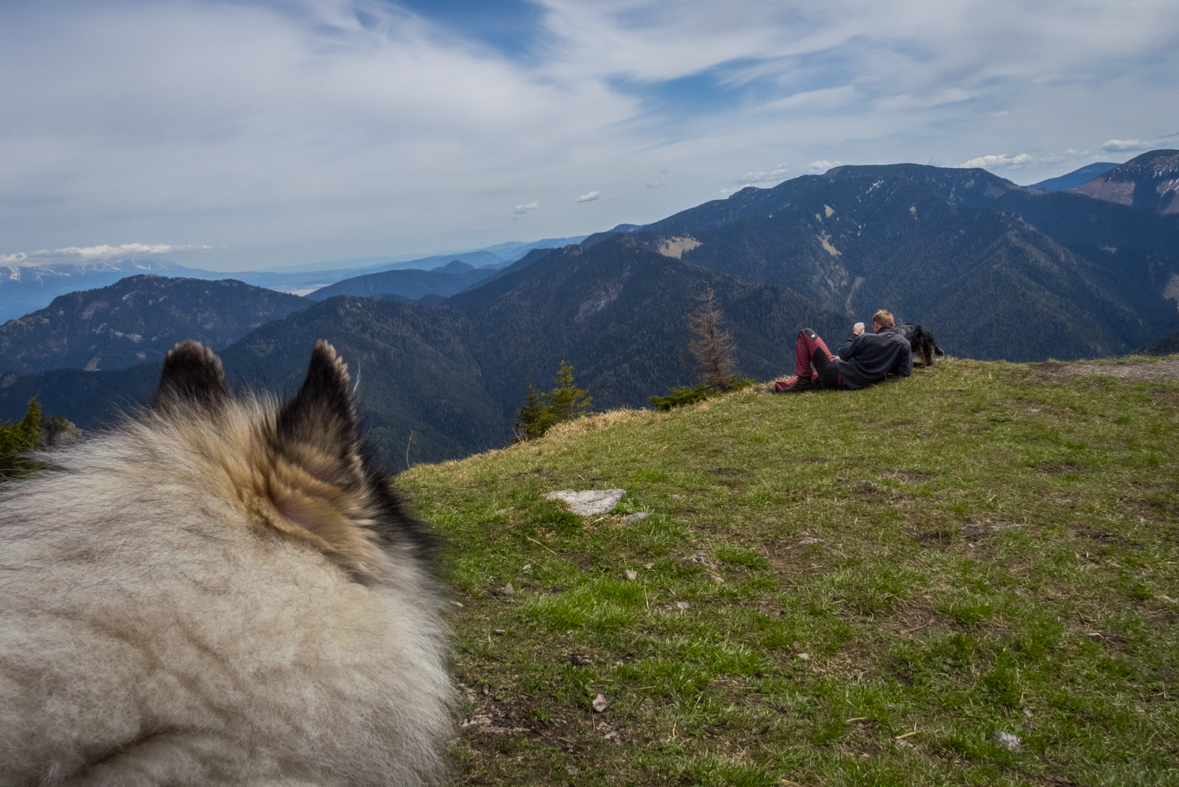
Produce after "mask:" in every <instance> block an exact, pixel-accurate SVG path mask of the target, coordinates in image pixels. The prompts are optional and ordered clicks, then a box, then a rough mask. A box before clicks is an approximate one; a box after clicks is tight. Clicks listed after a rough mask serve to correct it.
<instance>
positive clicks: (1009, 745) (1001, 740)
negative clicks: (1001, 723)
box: [991, 731, 1020, 751]
mask: <svg viewBox="0 0 1179 787" xmlns="http://www.w3.org/2000/svg"><path fill="white" fill-rule="evenodd" d="M991 740H993V741H994V742H995V743H997V744H998V745H1000V746H1002V747H1003V748H1004V749H1007V750H1008V751H1019V748H1020V746H1019V736H1018V735H1012V734H1011V733H1010V732H999V731H995V732H992V733H991Z"/></svg>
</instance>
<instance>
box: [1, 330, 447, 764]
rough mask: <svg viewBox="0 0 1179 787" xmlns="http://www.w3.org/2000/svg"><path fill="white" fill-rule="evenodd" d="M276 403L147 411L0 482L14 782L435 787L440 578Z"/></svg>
mask: <svg viewBox="0 0 1179 787" xmlns="http://www.w3.org/2000/svg"><path fill="white" fill-rule="evenodd" d="M329 349H330V348H329ZM333 357H334V353H333ZM214 360H215V359H214ZM218 369H219V366H218ZM340 370H341V373H343V371H342V370H343V366H342V364H341V365H340ZM344 379H345V380H346V376H345V378H344ZM277 407H278V405H277V403H274V402H271V401H267V400H256V399H246V400H238V401H233V400H230V401H229V402H228V403H227V404H225V406H224V407H223V408H221V409H220V410H219V411H217V412H216V413H210V412H208V411H206V410H203V409H202V408H201V407H199V406H195V405H193V406H185V405H178V406H174V407H171V408H164V410H163V411H162V412H156V411H153V412H149V413H148V414H147V415H146V416H145V417H144V418H143V419H141V420H139V421H138V422H134V423H131V424H129V425H128V426H127V427H125V428H123V429H121V430H119V431H117V432H115V433H113V434H110V435H107V436H104V437H100V438H97V439H94V440H92V441H90V442H85V443H82V444H78V445H75V446H73V447H70V448H67V449H64V450H62V451H59V452H56V453H53V454H50V455H47V457H46V460H47V461H48V462H51V463H52V465H53V466H54V467H55V468H56V469H54V470H49V471H44V472H42V473H40V474H37V475H34V476H32V477H31V478H29V479H28V480H24V481H19V482H12V483H9V484H6V485H3V486H0V786H2V787H8V785H57V784H65V785H120V786H121V787H127V786H130V785H213V784H217V785H411V784H421V783H425V782H431V781H435V780H438V779H440V778H441V777H442V775H443V770H444V769H443V767H442V764H441V759H440V754H439V752H440V748H441V746H442V744H443V741H444V739H445V737H446V736H447V734H448V732H449V730H450V725H451V705H450V703H451V701H452V687H451V683H450V679H449V677H448V675H447V671H446V658H447V652H446V634H445V631H444V626H443V624H442V622H441V617H440V610H439V602H438V600H437V593H436V590H435V588H434V586H433V580H432V579H431V577H430V576H429V572H428V571H427V570H426V569H425V568H424V567H423V566H422V565H420V563H419V562H418V560H417V559H415V558H414V557H413V556H412V555H411V554H410V552H411V550H409V548H408V547H404V548H402V547H392V548H390V547H381V546H379V545H378V540H377V539H376V538H375V537H374V536H373V535H372V534H371V533H370V531H369V529H368V525H369V517H371V516H374V515H375V514H374V510H373V505H374V504H373V503H372V501H371V500H370V499H369V498H370V497H371V496H370V495H368V494H367V493H366V492H365V491H364V489H363V487H362V485H359V482H358V481H357V479H356V477H354V471H355V468H347V467H345V468H344V470H342V471H340V473H342V475H341V474H337V475H338V477H334V476H333V472H334V471H333V469H332V468H331V467H328V465H327V464H325V465H323V466H316V462H317V461H318V459H317V457H319V458H323V461H324V462H327V463H328V464H330V462H329V461H328V460H329V459H330V456H329V455H328V454H326V453H325V452H324V450H323V447H322V446H320V447H318V448H317V447H316V446H313V445H309V444H301V446H302V447H298V446H296V447H295V448H294V449H292V448H290V447H289V446H288V447H287V448H286V449H284V450H282V451H277V452H276V449H275V441H276V438H275V433H274V421H275V414H276V412H277ZM301 452H302V453H301ZM292 457H293V458H292ZM324 457H326V458H324ZM345 464H347V462H345ZM292 510H293V511H294V519H289V518H287V517H286V516H285V515H286V514H290V513H291V512H292ZM308 524H311V525H312V526H313V527H312V528H311V529H308V528H307V527H306V526H307V525H308ZM320 525H322V528H320ZM312 530H315V531H317V532H312Z"/></svg>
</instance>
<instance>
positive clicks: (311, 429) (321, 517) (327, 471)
mask: <svg viewBox="0 0 1179 787" xmlns="http://www.w3.org/2000/svg"><path fill="white" fill-rule="evenodd" d="M359 432H360V430H359V424H358V419H357V416H356V407H355V405H354V404H353V401H352V391H351V381H350V379H349V377H348V368H347V366H345V365H344V362H343V361H342V360H340V357H339V355H337V354H336V351H335V349H334V348H333V347H332V346H331V345H330V344H328V343H327V342H325V341H320V342H319V343H318V344H316V345H315V350H314V351H313V352H312V353H311V364H310V367H309V368H308V370H307V379H306V380H304V381H303V385H302V387H301V388H300V389H299V393H298V394H296V395H295V398H294V399H292V400H291V401H289V402H288V403H287V404H286V405H284V406H283V408H282V409H281V410H280V411H279V413H278V418H277V421H276V423H275V433H274V449H275V453H276V454H277V456H276V460H277V461H276V462H275V465H274V468H273V473H272V475H271V480H270V483H269V485H268V489H267V494H268V495H269V497H270V501H271V503H272V504H273V505H274V507H275V509H277V511H278V513H279V515H280V516H279V518H278V519H277V520H273V521H272V524H273V525H274V527H276V528H277V529H278V530H280V531H282V532H284V533H286V534H287V535H288V536H292V537H295V538H299V539H303V540H309V541H310V542H311V543H313V544H315V545H316V547H317V548H319V549H320V550H321V551H323V552H325V553H326V554H328V555H330V556H332V557H333V558H335V559H336V560H338V561H340V562H341V563H342V564H343V565H344V566H345V567H347V568H348V569H349V570H350V571H351V572H353V573H354V574H357V575H360V576H365V575H370V574H372V573H373V572H374V571H375V570H376V566H377V564H378V563H379V562H380V560H381V558H380V550H379V548H378V547H377V543H376V542H377V536H376V534H375V533H374V531H373V524H374V515H375V513H376V512H375V506H376V493H375V492H374V490H373V489H372V488H371V481H370V479H369V477H368V474H366V472H365V468H364V462H363V459H362V456H361V441H360V433H359Z"/></svg>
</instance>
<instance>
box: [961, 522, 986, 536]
mask: <svg viewBox="0 0 1179 787" xmlns="http://www.w3.org/2000/svg"><path fill="white" fill-rule="evenodd" d="M982 532H983V529H982V528H981V527H979V526H978V525H966V526H965V527H964V528H962V535H964V536H981V535H982Z"/></svg>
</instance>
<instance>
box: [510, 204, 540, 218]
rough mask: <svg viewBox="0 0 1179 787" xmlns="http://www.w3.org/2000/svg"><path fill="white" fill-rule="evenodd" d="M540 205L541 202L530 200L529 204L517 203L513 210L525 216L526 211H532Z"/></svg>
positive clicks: (518, 214)
mask: <svg viewBox="0 0 1179 787" xmlns="http://www.w3.org/2000/svg"><path fill="white" fill-rule="evenodd" d="M539 207H540V203H539V202H529V203H528V204H527V205H517V206H516V208H515V210H513V211H512V212H513V213H515V214H516V215H517V216H523V215H524V214H525V213H531V212H532V211H534V210H536V209H537V208H539Z"/></svg>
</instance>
